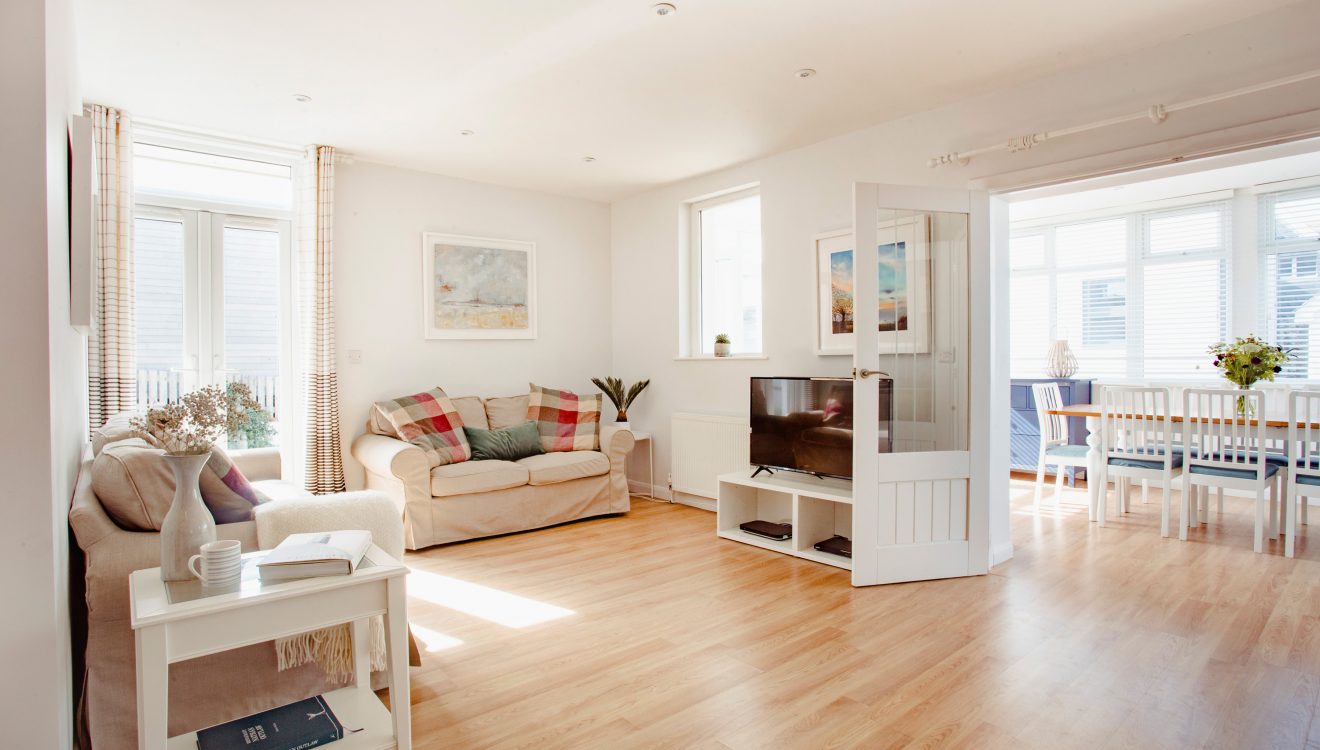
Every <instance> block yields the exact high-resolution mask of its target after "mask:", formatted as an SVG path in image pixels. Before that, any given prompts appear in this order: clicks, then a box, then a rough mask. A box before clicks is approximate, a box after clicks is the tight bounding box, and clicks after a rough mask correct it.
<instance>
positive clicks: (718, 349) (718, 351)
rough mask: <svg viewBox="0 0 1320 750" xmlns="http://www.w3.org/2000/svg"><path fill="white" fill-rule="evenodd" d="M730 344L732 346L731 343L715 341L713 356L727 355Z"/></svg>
mask: <svg viewBox="0 0 1320 750" xmlns="http://www.w3.org/2000/svg"><path fill="white" fill-rule="evenodd" d="M730 346H732V344H720V343H716V344H715V356H717V357H727V356H729V347H730Z"/></svg>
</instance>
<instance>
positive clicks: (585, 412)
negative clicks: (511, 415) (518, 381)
mask: <svg viewBox="0 0 1320 750" xmlns="http://www.w3.org/2000/svg"><path fill="white" fill-rule="evenodd" d="M601 400H602V396H601V394H599V393H597V394H595V395H593V396H579V395H578V394H576V393H573V392H572V391H560V390H555V389H554V388H543V387H541V386H539V385H537V384H536V383H532V384H531V393H530V394H529V395H528V401H527V419H529V420H532V421H534V422H536V425H537V429H539V430H540V431H541V447H542V448H544V449H545V452H546V453H552V452H555V451H594V450H598V449H599V448H600V405H601Z"/></svg>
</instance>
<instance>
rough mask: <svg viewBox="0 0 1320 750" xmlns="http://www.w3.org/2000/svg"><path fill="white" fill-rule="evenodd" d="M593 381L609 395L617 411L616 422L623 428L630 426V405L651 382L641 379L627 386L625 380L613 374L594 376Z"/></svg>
mask: <svg viewBox="0 0 1320 750" xmlns="http://www.w3.org/2000/svg"><path fill="white" fill-rule="evenodd" d="M591 382H592V383H594V384H595V385H596V387H597V388H599V389H600V390H601V392H602V393H604V394H605V395H606V396H608V397H609V399H610V402H611V403H613V404H614V409H615V411H616V412H617V414H616V416H615V417H614V424H615V425H617V426H619V427H623V428H627V427H628V426H629V425H628V407H630V406H632V402H633V401H636V400H637V397H638V396H640V395H641V394H642V391H644V390H646V386H648V385H650V384H651V381H649V380H641V381H638V382H636V383H633V384H632V386H631V387H627V388H625V387H624V385H623V381H622V380H620V379H618V378H616V377H614V376H613V375H611V376H608V377H606V378H605V379H604V380H602V379H600V378H592V379H591Z"/></svg>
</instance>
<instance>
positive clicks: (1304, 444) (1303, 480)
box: [1283, 391, 1320, 557]
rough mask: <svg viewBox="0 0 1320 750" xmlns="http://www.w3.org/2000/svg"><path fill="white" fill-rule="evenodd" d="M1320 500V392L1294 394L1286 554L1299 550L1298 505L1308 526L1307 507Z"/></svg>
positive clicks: (1286, 500) (1290, 410)
mask: <svg viewBox="0 0 1320 750" xmlns="http://www.w3.org/2000/svg"><path fill="white" fill-rule="evenodd" d="M1312 496H1317V497H1320V391H1293V392H1292V393H1290V394H1289V395H1288V491H1287V494H1285V495H1284V505H1285V506H1286V509H1285V511H1284V515H1285V519H1284V523H1283V526H1284V530H1283V533H1284V539H1285V541H1284V546H1283V550H1284V554H1285V555H1287V556H1288V557H1292V556H1293V555H1294V554H1295V553H1296V547H1297V532H1298V528H1297V520H1298V519H1297V516H1298V507H1297V505H1298V503H1300V504H1301V509H1300V510H1301V522H1302V525H1304V526H1305V525H1307V505H1308V504H1309V502H1310V498H1311V497H1312Z"/></svg>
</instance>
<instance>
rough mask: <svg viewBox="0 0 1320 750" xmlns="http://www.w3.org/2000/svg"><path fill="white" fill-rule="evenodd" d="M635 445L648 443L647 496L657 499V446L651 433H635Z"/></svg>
mask: <svg viewBox="0 0 1320 750" xmlns="http://www.w3.org/2000/svg"><path fill="white" fill-rule="evenodd" d="M633 441H634V442H635V443H646V467H647V469H646V496H647V497H648V498H650V499H652V500H654V499H655V446H654V445H653V442H654V441H652V440H651V433H649V432H634V433H633Z"/></svg>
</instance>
